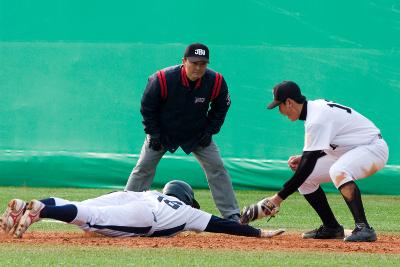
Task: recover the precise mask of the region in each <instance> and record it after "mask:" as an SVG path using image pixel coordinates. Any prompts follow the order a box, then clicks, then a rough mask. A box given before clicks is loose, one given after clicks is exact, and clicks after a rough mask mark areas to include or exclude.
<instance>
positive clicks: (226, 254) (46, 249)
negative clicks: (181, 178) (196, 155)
mask: <svg viewBox="0 0 400 267" xmlns="http://www.w3.org/2000/svg"><path fill="white" fill-rule="evenodd" d="M109 191H110V190H107V189H74V188H25V187H0V192H1V194H0V210H3V209H4V208H5V207H6V204H7V202H8V201H9V200H10V199H12V198H22V199H25V200H30V199H32V198H37V199H41V198H46V197H49V196H57V197H62V198H66V199H70V200H83V199H86V198H91V197H95V196H98V195H100V194H103V193H107V192H109ZM195 193H196V198H197V199H198V201H199V202H200V204H201V205H202V209H203V210H206V211H208V212H211V213H213V214H218V212H217V210H216V208H215V206H214V202H213V200H212V198H211V195H210V192H209V191H208V190H196V192H195ZM272 194H273V192H262V191H237V192H236V195H237V198H238V200H239V203H240V206H243V205H246V204H250V203H253V202H255V201H257V200H259V199H261V198H263V197H265V196H269V195H272ZM328 200H329V201H330V203H331V206H332V209H333V210H334V213H335V214H336V216H337V218H338V220H339V221H340V223H342V224H343V225H344V226H345V228H348V229H352V228H353V221H352V217H351V214H350V212H349V211H348V208H347V206H346V204H345V203H344V201H343V199H342V197H341V196H340V195H339V194H328ZM363 200H364V206H365V208H366V213H367V217H368V219H369V222H370V224H372V225H373V226H374V228H375V229H376V230H377V232H378V234H379V233H382V232H387V233H393V234H400V227H399V225H398V218H400V197H399V196H374V195H365V196H363ZM319 224H320V221H319V219H318V217H317V216H316V215H315V214H314V212H313V211H312V210H311V208H310V207H309V206H308V204H307V202H306V201H305V200H304V199H303V197H302V196H300V195H299V194H297V193H296V194H294V195H293V196H291V197H289V198H288V199H287V200H286V201H285V202H284V203H283V204H282V206H281V212H280V213H279V214H278V216H277V217H276V218H274V219H272V220H270V221H269V222H268V223H267V222H266V220H260V221H257V222H255V223H253V225H254V226H257V227H264V228H286V229H287V230H289V231H303V230H306V229H312V228H315V227H316V226H319ZM30 230H39V231H79V230H78V229H77V228H75V227H74V226H71V225H66V224H60V223H51V222H41V223H37V224H35V225H33V226H32V229H30ZM399 260H400V255H388V254H386V255H378V254H363V253H353V254H352V253H315V252H309V253H294V252H280V253H279V252H276V251H274V252H269V251H230V250H228V251H225V250H207V249H201V250H194V249H185V250H184V249H134V248H129V249H125V248H117V247H90V246H83V247H74V248H72V247H69V246H63V245H59V246H50V245H40V246H32V245H27V244H12V243H11V244H10V243H7V244H6V243H4V244H0V266H28V265H29V266H106V265H110V264H113V265H114V266H352V265H354V263H357V264H359V265H362V266H398V262H399Z"/></svg>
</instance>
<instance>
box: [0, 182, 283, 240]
mask: <svg viewBox="0 0 400 267" xmlns="http://www.w3.org/2000/svg"><path fill="white" fill-rule="evenodd" d="M198 208H200V205H199V204H198V202H197V201H196V200H195V198H194V193H193V190H192V188H191V187H190V185H189V184H187V183H185V182H183V181H179V180H174V181H171V182H169V183H167V184H166V185H165V187H164V189H163V193H160V192H157V191H146V192H132V191H120V192H113V193H110V194H106V195H102V196H100V197H97V198H93V199H88V200H84V201H81V202H76V201H69V200H65V199H61V198H55V197H52V198H47V199H43V200H40V201H38V200H32V201H30V202H29V204H26V203H25V201H22V200H20V199H13V200H11V201H10V202H9V204H8V208H7V210H6V211H5V212H4V214H3V216H2V217H1V218H0V226H1V228H2V229H3V231H4V232H6V233H10V234H13V235H14V236H15V237H17V238H20V237H22V235H23V233H24V232H25V231H26V230H27V229H28V227H29V226H30V225H32V224H33V223H35V222H37V221H39V220H40V219H41V218H51V219H55V220H59V221H63V222H66V223H70V224H74V225H76V226H78V227H79V228H80V229H82V230H83V231H85V232H95V233H98V234H102V235H105V236H111V237H128V236H149V237H159V236H173V235H176V234H177V233H179V232H182V231H196V232H202V231H207V232H215V233H226V234H232V235H241V236H252V237H272V236H275V235H278V234H281V233H283V231H280V230H278V231H266V230H260V229H256V228H253V227H251V226H247V225H241V224H239V223H238V222H236V221H232V220H226V219H222V218H219V217H216V216H214V215H211V214H210V213H207V212H204V211H201V210H199V209H198Z"/></svg>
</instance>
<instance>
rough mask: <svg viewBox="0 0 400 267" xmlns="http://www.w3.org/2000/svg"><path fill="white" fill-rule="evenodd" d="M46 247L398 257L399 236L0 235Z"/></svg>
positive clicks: (6, 239) (8, 240)
mask: <svg viewBox="0 0 400 267" xmlns="http://www.w3.org/2000/svg"><path fill="white" fill-rule="evenodd" d="M10 243H13V244H50V245H71V246H77V245H80V246H107V247H109V246H112V247H124V248H189V249H221V250H249V251H254V250H257V251H260V250H279V251H299V252H302V251H304V252H306V251H318V252H344V253H356V252H361V253H381V254H400V235H388V234H381V235H379V236H378V241H376V242H373V243H346V242H343V241H342V240H303V239H301V237H300V233H295V232H289V233H284V234H283V235H281V236H277V237H274V238H269V239H261V238H248V237H237V236H229V235H223V234H208V233H201V234H196V233H192V232H186V233H182V234H180V235H178V236H175V237H171V238H146V237H135V238H110V237H103V236H95V235H88V234H84V233H66V232H28V233H25V235H24V237H23V238H22V239H14V238H12V237H10V236H6V235H4V234H0V244H10Z"/></svg>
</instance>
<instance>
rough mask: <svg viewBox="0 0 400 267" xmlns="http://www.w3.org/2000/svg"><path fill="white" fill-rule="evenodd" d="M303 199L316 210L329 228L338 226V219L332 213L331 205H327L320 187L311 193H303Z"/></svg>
mask: <svg viewBox="0 0 400 267" xmlns="http://www.w3.org/2000/svg"><path fill="white" fill-rule="evenodd" d="M304 197H305V199H306V200H307V201H308V203H310V205H311V207H313V209H314V210H315V211H316V212H317V214H318V216H319V217H320V218H321V220H322V223H323V224H324V225H325V226H326V227H329V228H337V227H339V226H340V224H339V223H338V221H337V220H336V218H335V215H333V212H332V210H331V207H330V206H329V203H328V200H327V198H326V195H325V192H324V190H322V188H321V187H318V189H317V190H316V191H315V192H313V193H311V194H307V195H304Z"/></svg>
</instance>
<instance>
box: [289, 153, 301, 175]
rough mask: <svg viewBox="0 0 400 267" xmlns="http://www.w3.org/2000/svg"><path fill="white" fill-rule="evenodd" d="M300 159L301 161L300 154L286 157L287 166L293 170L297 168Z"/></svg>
mask: <svg viewBox="0 0 400 267" xmlns="http://www.w3.org/2000/svg"><path fill="white" fill-rule="evenodd" d="M300 161H301V155H295V156H291V157H290V158H289V159H288V165H289V168H290V169H292V171H294V172H295V171H296V170H297V167H298V166H299V163H300Z"/></svg>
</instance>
